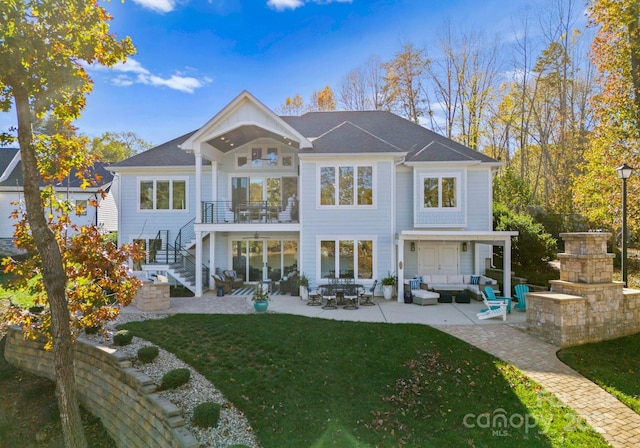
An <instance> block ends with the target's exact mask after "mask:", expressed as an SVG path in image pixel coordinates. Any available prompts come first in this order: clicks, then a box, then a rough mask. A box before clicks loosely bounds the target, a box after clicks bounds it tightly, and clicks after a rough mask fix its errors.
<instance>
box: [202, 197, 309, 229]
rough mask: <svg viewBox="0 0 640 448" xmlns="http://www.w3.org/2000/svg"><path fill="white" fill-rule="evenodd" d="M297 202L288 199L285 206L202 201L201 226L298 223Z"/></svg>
mask: <svg viewBox="0 0 640 448" xmlns="http://www.w3.org/2000/svg"><path fill="white" fill-rule="evenodd" d="M299 222H300V221H299V218H298V201H297V200H295V199H293V198H289V200H288V201H287V204H286V206H283V205H282V204H280V203H279V202H271V201H250V202H246V203H241V204H239V203H233V202H232V201H203V202H202V223H203V224H252V223H253V224H279V223H287V224H290V223H299Z"/></svg>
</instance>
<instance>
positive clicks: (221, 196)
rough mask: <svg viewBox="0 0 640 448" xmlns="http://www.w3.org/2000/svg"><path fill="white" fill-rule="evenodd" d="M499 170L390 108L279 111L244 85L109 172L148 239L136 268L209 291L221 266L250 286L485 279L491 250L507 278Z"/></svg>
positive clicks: (132, 221)
mask: <svg viewBox="0 0 640 448" xmlns="http://www.w3.org/2000/svg"><path fill="white" fill-rule="evenodd" d="M500 165H501V164H500V162H498V161H496V160H494V159H492V158H490V157H487V156H486V155H484V154H482V153H479V152H477V151H474V150H472V149H470V148H467V147H465V146H462V145H460V144H458V143H456V142H454V141H452V140H449V139H447V138H444V137H442V136H440V135H438V134H435V133H434V132H432V131H429V130H428V129H426V128H424V127H421V126H418V125H416V124H414V123H412V122H410V121H408V120H405V119H404V118H401V117H399V116H396V115H394V114H392V113H389V112H383V111H351V112H349V111H335V112H310V113H306V114H304V115H302V116H295V117H288V116H285V117H280V116H278V115H276V114H275V113H274V112H273V111H271V110H270V109H269V108H267V107H266V106H265V105H264V104H262V103H261V102H260V101H258V100H257V99H256V98H255V97H254V96H252V95H251V94H250V93H248V92H246V91H245V92H242V93H241V94H240V95H239V96H238V97H236V98H235V99H234V100H233V101H232V102H231V103H229V104H228V105H227V106H226V107H225V108H224V109H222V110H221V111H220V112H219V113H218V114H217V115H215V116H214V117H213V118H212V119H211V120H209V121H208V122H207V123H205V124H204V125H203V126H201V127H200V128H199V129H198V130H196V131H194V132H191V133H189V134H186V135H183V136H181V137H178V138H176V139H174V140H172V141H169V142H167V143H164V144H162V145H160V146H157V147H155V148H152V149H150V150H148V151H145V152H143V153H140V154H138V155H135V156H133V157H131V158H129V159H127V160H124V161H122V162H120V163H117V164H115V165H112V166H111V167H110V169H112V170H113V171H114V172H115V173H116V180H117V182H118V185H119V191H120V192H121V194H120V195H117V196H116V202H117V203H118V210H119V214H118V217H119V225H118V229H119V233H118V237H119V239H120V241H119V242H120V243H129V242H133V241H137V242H139V243H142V244H144V245H145V246H146V248H147V252H148V255H147V256H148V260H147V263H148V264H147V265H145V266H140V267H139V268H142V269H148V270H166V271H167V272H169V273H170V274H171V275H173V276H174V277H176V279H178V280H179V281H182V282H183V283H185V285H187V286H188V287H189V288H191V289H192V290H193V291H194V292H195V294H196V296H200V295H201V294H202V292H203V291H204V290H205V289H206V288H207V286H208V284H209V282H210V278H209V277H210V274H213V273H214V272H217V271H221V270H224V269H235V270H236V271H238V273H239V274H240V275H242V276H243V277H244V279H245V281H247V282H259V281H262V280H266V279H272V280H274V281H277V280H279V279H280V278H281V277H283V276H285V275H286V274H288V273H289V272H291V271H294V270H297V271H300V272H304V273H305V274H306V275H307V276H308V277H309V278H310V280H311V283H312V284H314V285H318V284H321V283H325V282H326V278H328V277H332V276H336V277H350V278H355V279H357V283H362V284H366V285H370V284H372V283H373V281H374V279H380V278H382V277H384V276H385V275H386V274H387V273H388V272H392V273H397V275H398V277H399V278H400V279H403V278H404V279H408V278H412V277H413V276H415V275H418V274H439V273H441V274H457V273H460V274H481V273H484V270H485V268H486V267H488V266H490V264H491V259H492V247H491V246H492V245H501V246H504V254H505V255H504V265H505V267H506V269H505V272H506V273H509V272H510V266H511V241H510V238H511V236H513V235H514V233H513V232H494V231H493V224H492V223H493V219H492V194H491V191H492V176H493V173H494V171H495V170H496V169H497V168H498V167H499V166H500ZM196 266H198V267H199V268H198V269H196V268H195V267H196ZM185 270H186V271H189V274H185V273H184V271H185ZM510 281H511V279H510V276H509V275H505V276H504V284H505V292H506V293H507V294H509V291H510V290H511V288H510ZM402 283H403V282H399V289H400V291H399V292H400V293H399V294H398V296H399V299H398V300H402V299H401V297H402Z"/></svg>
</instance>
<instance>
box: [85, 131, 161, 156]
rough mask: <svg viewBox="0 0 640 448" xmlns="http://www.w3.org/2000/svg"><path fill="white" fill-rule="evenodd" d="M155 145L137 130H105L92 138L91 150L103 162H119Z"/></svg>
mask: <svg viewBox="0 0 640 448" xmlns="http://www.w3.org/2000/svg"><path fill="white" fill-rule="evenodd" d="M152 146H153V145H151V144H150V143H147V142H146V141H144V140H143V139H142V138H140V137H139V136H138V135H137V134H136V133H135V132H132V131H123V132H105V133H103V134H102V135H100V136H99V137H94V138H93V139H92V140H91V149H90V152H91V154H92V155H93V156H95V157H97V158H98V160H100V161H102V162H111V163H114V162H119V161H121V160H124V159H128V158H129V157H131V156H134V155H136V154H138V153H139V152H142V151H146V150H147V149H149V148H151V147H152Z"/></svg>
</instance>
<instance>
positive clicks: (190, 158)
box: [109, 131, 210, 171]
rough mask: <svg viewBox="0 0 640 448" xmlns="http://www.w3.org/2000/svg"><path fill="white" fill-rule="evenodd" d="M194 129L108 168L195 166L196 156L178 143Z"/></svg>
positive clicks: (184, 139) (203, 161) (204, 160)
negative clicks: (181, 147)
mask: <svg viewBox="0 0 640 448" xmlns="http://www.w3.org/2000/svg"><path fill="white" fill-rule="evenodd" d="M195 132H196V131H191V132H189V133H188V134H184V135H182V136H180V137H178V138H174V139H173V140H171V141H168V142H166V143H163V144H161V145H159V146H156V147H154V148H151V149H148V150H146V151H143V152H141V153H139V154H136V155H135V156H132V157H129V158H128V159H126V160H123V161H121V162H118V163H114V164H113V165H111V166H110V167H109V168H115V170H116V171H117V169H118V168H120V167H138V166H146V167H151V166H195V164H196V158H195V156H194V155H193V154H190V153H188V152H185V151H183V150H182V149H180V145H181V144H182V143H183V142H184V141H186V140H187V139H188V138H189V137H191V136H192V135H193V134H194V133H195ZM202 163H203V164H204V165H208V164H210V162H209V161H208V160H206V159H203V160H202Z"/></svg>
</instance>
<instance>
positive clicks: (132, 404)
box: [5, 327, 199, 448]
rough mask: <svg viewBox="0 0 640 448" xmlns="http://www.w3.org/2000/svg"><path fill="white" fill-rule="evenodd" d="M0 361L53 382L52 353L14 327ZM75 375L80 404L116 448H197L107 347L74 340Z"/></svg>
mask: <svg viewBox="0 0 640 448" xmlns="http://www.w3.org/2000/svg"><path fill="white" fill-rule="evenodd" d="M5 358H6V359H7V361H8V362H10V363H11V364H13V365H15V366H16V367H19V368H20V369H23V370H26V371H28V372H31V373H33V374H36V375H38V376H42V377H45V378H49V379H51V380H54V378H55V373H54V365H53V352H51V351H44V350H43V344H42V343H40V342H36V341H30V340H25V339H24V338H23V336H22V332H21V331H20V329H19V328H17V327H11V328H10V329H9V332H8V333H7V343H6V348H5ZM75 374H76V384H77V387H78V395H79V397H80V401H81V402H82V404H83V405H84V406H85V407H86V408H87V409H89V410H90V411H91V413H92V414H93V415H95V416H96V417H99V418H100V419H101V420H102V424H103V425H104V427H105V429H106V430H107V431H108V432H109V434H110V435H111V437H113V439H114V440H115V442H116V444H117V445H118V446H119V447H141V448H143V447H144V448H146V447H150V446H154V447H171V448H178V447H184V448H197V447H198V446H199V445H198V443H197V441H196V439H195V438H194V436H193V434H191V433H190V432H189V431H188V430H187V429H186V427H185V421H184V418H183V417H182V412H181V410H180V409H179V408H178V407H177V406H176V405H174V404H173V403H171V402H170V401H168V400H166V399H163V398H161V397H160V396H159V394H158V393H157V392H156V385H155V384H154V383H153V381H152V380H151V378H149V377H148V376H147V375H145V374H143V373H142V372H140V371H139V370H137V369H134V368H133V367H132V363H131V360H130V359H129V357H128V356H127V355H125V354H123V353H121V352H118V351H116V350H114V349H112V348H109V347H104V346H100V345H96V344H94V343H92V342H91V341H87V340H83V339H78V340H77V341H76V344H75Z"/></svg>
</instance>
